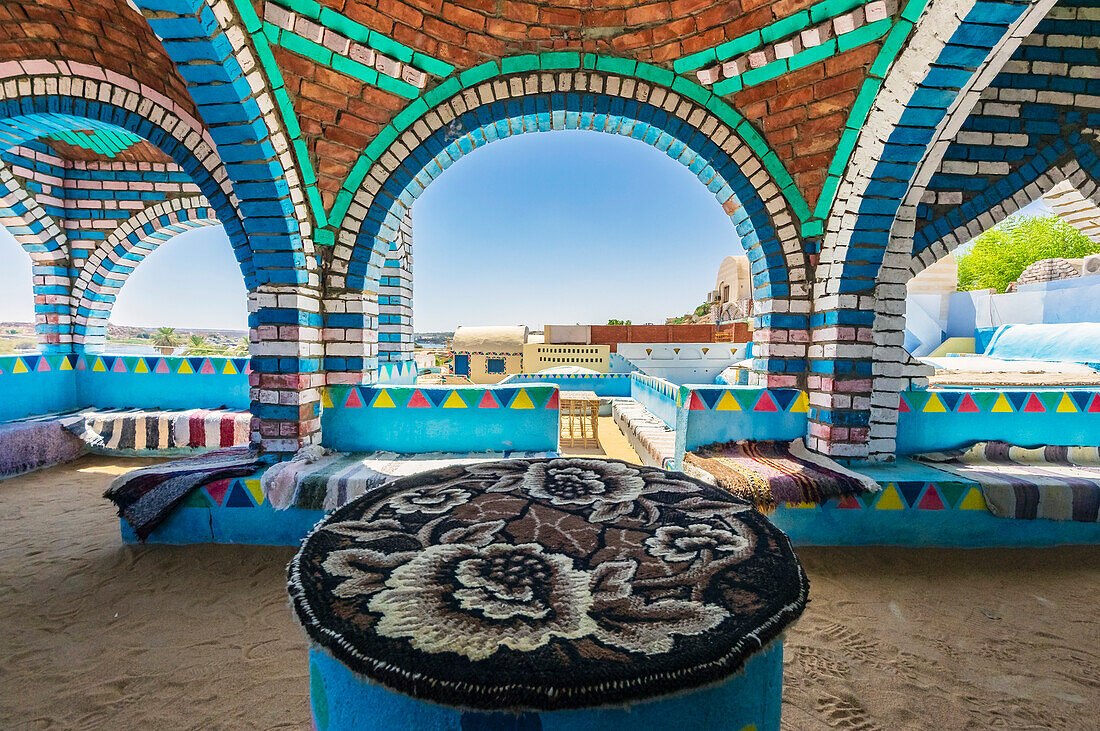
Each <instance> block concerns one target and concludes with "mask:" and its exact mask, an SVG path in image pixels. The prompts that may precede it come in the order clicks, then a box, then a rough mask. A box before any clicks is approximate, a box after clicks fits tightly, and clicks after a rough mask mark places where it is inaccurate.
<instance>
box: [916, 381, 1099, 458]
mask: <svg viewBox="0 0 1100 731" xmlns="http://www.w3.org/2000/svg"><path fill="white" fill-rule="evenodd" d="M898 410H899V413H898V436H897V453H898V454H917V453H920V452H931V451H939V450H945V449H953V448H956V447H961V446H965V445H968V444H972V443H973V442H978V441H989V440H999V441H1004V442H1009V443H1010V444H1017V445H1020V446H1042V445H1048V444H1051V445H1066V446H1095V445H1100V385H1098V386H1097V387H1095V388H1091V389H1073V390H1060V389H1043V390H1027V389H997V390H992V389H988V390H978V389H974V390H967V389H942V390H941V389H936V390H928V391H908V392H906V393H903V394H902V395H901V401H900V404H899V409H898Z"/></svg>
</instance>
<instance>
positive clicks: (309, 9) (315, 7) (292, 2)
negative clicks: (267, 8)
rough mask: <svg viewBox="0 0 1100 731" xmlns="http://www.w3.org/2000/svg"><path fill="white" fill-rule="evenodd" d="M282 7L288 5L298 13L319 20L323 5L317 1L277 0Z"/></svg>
mask: <svg viewBox="0 0 1100 731" xmlns="http://www.w3.org/2000/svg"><path fill="white" fill-rule="evenodd" d="M277 2H278V3H279V4H280V5H286V6H287V7H289V8H290V9H291V10H293V11H294V12H296V13H301V14H302V15H308V16H309V17H311V18H313V19H314V20H317V19H318V18H320V17H321V5H320V3H318V2H317V0H277Z"/></svg>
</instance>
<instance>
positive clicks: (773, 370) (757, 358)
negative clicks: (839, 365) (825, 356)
mask: <svg viewBox="0 0 1100 731" xmlns="http://www.w3.org/2000/svg"><path fill="white" fill-rule="evenodd" d="M809 311H810V302H809V300H808V299H794V298H772V299H762V300H757V301H755V302H754V303H753V328H754V329H753V332H752V356H753V370H752V373H750V374H749V383H750V384H751V385H754V386H764V387H768V388H802V387H803V386H804V385H805V382H806V369H807V360H806V347H807V344H808V341H809V333H808V332H807V330H806V324H807V322H808V320H809Z"/></svg>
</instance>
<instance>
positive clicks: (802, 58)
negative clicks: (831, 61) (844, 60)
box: [787, 38, 836, 71]
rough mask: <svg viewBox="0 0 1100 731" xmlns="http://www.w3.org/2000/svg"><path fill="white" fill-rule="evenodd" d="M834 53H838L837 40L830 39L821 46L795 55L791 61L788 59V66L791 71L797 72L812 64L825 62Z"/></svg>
mask: <svg viewBox="0 0 1100 731" xmlns="http://www.w3.org/2000/svg"><path fill="white" fill-rule="evenodd" d="M834 53H836V39H835V38H830V39H829V40H828V41H826V42H825V43H822V44H821V45H820V46H814V47H813V48H808V49H806V50H805V51H802V52H801V53H796V54H795V55H793V56H791V57H790V58H789V59H787V65H788V66H789V67H790V69H791V71H797V70H798V69H801V68H805V67H807V66H809V65H810V64H814V63H817V62H818V61H823V60H825V59H826V58H829V57H830V56H832V55H833V54H834Z"/></svg>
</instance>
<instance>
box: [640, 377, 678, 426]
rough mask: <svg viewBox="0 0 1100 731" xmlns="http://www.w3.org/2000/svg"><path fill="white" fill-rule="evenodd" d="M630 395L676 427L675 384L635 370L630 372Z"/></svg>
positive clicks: (655, 414)
mask: <svg viewBox="0 0 1100 731" xmlns="http://www.w3.org/2000/svg"><path fill="white" fill-rule="evenodd" d="M630 397H631V398H633V399H634V400H635V401H637V402H638V403H640V404H641V405H642V406H644V407H646V409H647V410H648V411H649V412H650V413H651V414H653V415H654V416H656V417H657V418H658V419H660V420H661V421H663V422H664V423H666V424H668V425H669V427H671V428H673V429H675V428H676V413H677V412H676V384H674V383H671V382H669V381H666V380H665V379H663V378H657V377H656V376H647V375H646V374H644V373H641V372H640V371H635V372H633V373H631V374H630Z"/></svg>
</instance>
